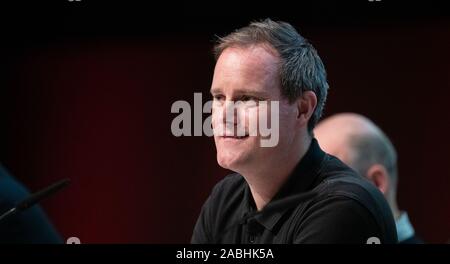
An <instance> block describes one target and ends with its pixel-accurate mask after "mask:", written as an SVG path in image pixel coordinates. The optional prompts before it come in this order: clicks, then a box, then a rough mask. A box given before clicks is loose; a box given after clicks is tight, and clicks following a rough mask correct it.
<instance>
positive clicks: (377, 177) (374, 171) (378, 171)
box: [366, 164, 390, 195]
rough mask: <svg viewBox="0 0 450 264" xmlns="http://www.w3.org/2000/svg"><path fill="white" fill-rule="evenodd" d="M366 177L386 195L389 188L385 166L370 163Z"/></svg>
mask: <svg viewBox="0 0 450 264" xmlns="http://www.w3.org/2000/svg"><path fill="white" fill-rule="evenodd" d="M366 177H367V179H368V180H369V181H371V182H372V183H373V184H375V186H376V187H377V188H378V189H379V190H380V191H381V192H382V193H383V194H384V195H386V193H387V191H388V190H389V184H390V182H389V174H388V172H387V170H386V168H385V167H384V166H383V165H381V164H375V165H372V166H371V167H370V168H369V169H368V170H367V174H366Z"/></svg>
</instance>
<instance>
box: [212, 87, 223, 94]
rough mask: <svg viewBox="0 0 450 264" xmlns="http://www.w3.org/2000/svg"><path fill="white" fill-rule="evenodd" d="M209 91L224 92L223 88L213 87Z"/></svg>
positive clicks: (213, 92)
mask: <svg viewBox="0 0 450 264" xmlns="http://www.w3.org/2000/svg"><path fill="white" fill-rule="evenodd" d="M209 92H210V93H211V94H218V93H220V92H222V89H220V88H211V90H209Z"/></svg>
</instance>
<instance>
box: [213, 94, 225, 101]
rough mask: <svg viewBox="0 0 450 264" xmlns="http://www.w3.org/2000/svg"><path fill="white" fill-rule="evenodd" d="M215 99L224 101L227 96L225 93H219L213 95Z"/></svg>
mask: <svg viewBox="0 0 450 264" xmlns="http://www.w3.org/2000/svg"><path fill="white" fill-rule="evenodd" d="M213 98H214V100H217V101H222V100H224V99H225V97H224V96H223V95H220V94H217V95H213Z"/></svg>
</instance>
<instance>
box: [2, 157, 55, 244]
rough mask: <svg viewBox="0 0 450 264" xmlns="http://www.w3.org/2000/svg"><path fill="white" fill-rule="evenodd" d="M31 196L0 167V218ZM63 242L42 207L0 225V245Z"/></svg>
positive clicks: (3, 221)
mask: <svg viewBox="0 0 450 264" xmlns="http://www.w3.org/2000/svg"><path fill="white" fill-rule="evenodd" d="M29 194H30V193H29V192H28V190H27V189H26V188H25V187H24V186H23V185H22V184H21V183H19V182H18V181H17V180H15V179H14V178H13V177H12V176H11V175H10V174H9V173H8V171H7V170H6V169H5V168H4V167H3V166H2V164H0V215H1V214H3V213H5V212H6V211H8V210H9V209H11V208H13V207H14V206H15V205H16V203H18V202H20V201H21V200H23V199H25V198H26V197H27V196H28V195H29ZM62 242H63V241H62V239H61V237H60V235H59V234H58V232H57V231H56V230H55V228H54V227H53V225H52V224H51V223H50V221H49V219H48V218H47V216H46V214H45V213H44V211H43V210H42V209H41V207H39V206H37V205H35V206H33V207H31V208H28V209H27V210H25V211H23V212H20V213H18V214H16V215H14V216H11V217H9V218H7V219H4V220H2V221H1V222H0V244H59V243H62Z"/></svg>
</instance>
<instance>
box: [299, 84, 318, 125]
mask: <svg viewBox="0 0 450 264" xmlns="http://www.w3.org/2000/svg"><path fill="white" fill-rule="evenodd" d="M316 106H317V96H316V94H315V93H314V92H313V91H304V92H303V94H302V96H300V97H299V98H298V99H297V120H298V121H299V122H298V123H299V126H305V125H307V124H308V121H309V119H311V116H312V115H313V113H314V110H315V109H316Z"/></svg>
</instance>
